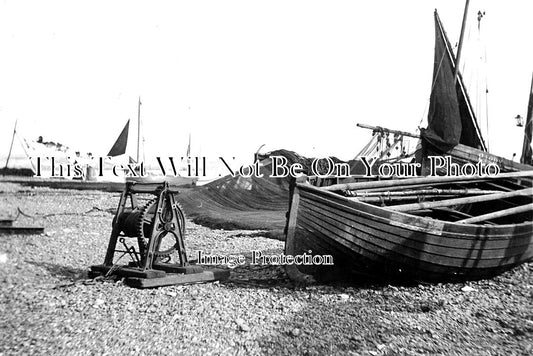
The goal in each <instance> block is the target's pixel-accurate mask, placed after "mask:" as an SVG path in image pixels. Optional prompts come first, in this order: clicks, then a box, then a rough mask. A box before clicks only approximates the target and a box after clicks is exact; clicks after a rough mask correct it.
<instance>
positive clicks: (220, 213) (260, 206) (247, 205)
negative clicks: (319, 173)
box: [177, 150, 339, 238]
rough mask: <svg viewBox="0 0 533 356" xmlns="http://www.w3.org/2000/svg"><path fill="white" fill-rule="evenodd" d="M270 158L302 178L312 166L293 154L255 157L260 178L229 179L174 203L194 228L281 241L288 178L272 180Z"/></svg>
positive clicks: (280, 152) (278, 152)
mask: <svg viewBox="0 0 533 356" xmlns="http://www.w3.org/2000/svg"><path fill="white" fill-rule="evenodd" d="M273 156H282V157H285V158H286V159H287V166H288V165H292V164H294V163H300V164H301V165H302V167H303V173H305V174H308V173H309V172H310V167H311V163H312V162H313V159H312V158H306V157H302V156H300V155H298V154H297V153H295V152H292V151H288V150H276V151H272V152H269V153H267V154H265V155H259V157H258V159H259V160H260V162H261V173H263V177H257V176H251V177H242V176H235V177H234V176H231V175H228V176H225V177H222V178H220V179H218V180H216V181H213V182H211V183H209V184H206V185H204V186H200V187H195V188H194V189H192V190H189V191H185V192H183V193H181V194H179V195H178V196H177V199H178V200H179V202H180V203H181V204H182V206H183V207H184V209H185V212H186V214H187V216H188V217H190V218H191V219H192V220H193V221H194V222H195V223H197V224H201V225H204V226H208V227H211V228H218V229H227V230H232V229H247V230H266V231H267V233H266V234H267V235H269V236H270V237H273V238H282V236H283V229H284V227H285V219H286V212H287V211H288V210H289V181H290V177H285V178H275V177H271V173H272V159H271V157H273ZM332 160H333V161H334V162H339V160H338V159H336V158H332Z"/></svg>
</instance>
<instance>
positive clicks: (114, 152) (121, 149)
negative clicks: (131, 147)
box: [107, 120, 130, 157]
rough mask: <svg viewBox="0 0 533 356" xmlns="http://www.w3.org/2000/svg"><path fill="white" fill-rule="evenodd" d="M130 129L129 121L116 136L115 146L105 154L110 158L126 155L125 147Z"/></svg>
mask: <svg viewBox="0 0 533 356" xmlns="http://www.w3.org/2000/svg"><path fill="white" fill-rule="evenodd" d="M129 127H130V120H128V122H127V123H126V126H124V129H123V130H122V132H121V133H120V135H119V136H118V138H117V140H116V141H115V144H114V145H113V147H111V150H109V153H108V154H107V155H108V156H110V157H114V156H120V155H123V154H124V153H126V145H127V144H128V131H129Z"/></svg>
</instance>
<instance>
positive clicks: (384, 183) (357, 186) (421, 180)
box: [321, 171, 533, 191]
mask: <svg viewBox="0 0 533 356" xmlns="http://www.w3.org/2000/svg"><path fill="white" fill-rule="evenodd" d="M524 177H533V171H523V172H511V173H501V174H498V175H496V176H483V177H479V176H471V177H463V176H461V177H449V176H442V177H441V176H438V177H417V178H406V179H391V180H380V181H372V182H359V183H342V184H334V185H330V186H328V187H323V188H321V189H323V190H329V191H335V190H362V189H371V188H381V187H394V186H398V185H403V186H408V185H414V184H433V183H444V182H446V183H463V182H472V181H485V180H494V179H505V178H524Z"/></svg>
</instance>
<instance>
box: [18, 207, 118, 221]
mask: <svg viewBox="0 0 533 356" xmlns="http://www.w3.org/2000/svg"><path fill="white" fill-rule="evenodd" d="M95 211H103V212H106V213H108V214H114V209H113V212H109V211H107V210H104V209H100V208H99V207H96V206H93V207H92V208H91V209H90V210H87V211H85V212H83V213H68V212H63V213H53V214H44V215H39V214H36V215H30V214H27V213H25V212H23V211H22V210H21V209H20V208H19V207H17V216H16V217H15V219H14V220H17V218H18V217H19V216H20V215H22V216H25V217H27V218H31V219H37V218H48V217H51V216H59V215H86V214H89V213H92V212H95Z"/></svg>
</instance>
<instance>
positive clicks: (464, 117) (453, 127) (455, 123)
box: [421, 12, 483, 152]
mask: <svg viewBox="0 0 533 356" xmlns="http://www.w3.org/2000/svg"><path fill="white" fill-rule="evenodd" d="M454 71H455V58H453V53H452V52H451V47H450V45H449V43H448V39H447V38H446V34H445V33H444V30H443V29H442V26H441V23H440V20H439V16H438V14H437V12H435V58H434V67H433V88H432V91H431V97H430V104H429V112H428V127H427V129H422V130H421V136H422V138H424V139H425V140H426V142H428V143H429V144H431V145H432V146H434V147H435V148H437V149H438V150H439V151H441V152H447V151H449V150H451V149H452V148H453V147H455V146H456V145H457V144H459V143H461V144H463V145H467V146H470V147H475V148H481V147H482V146H483V145H482V143H481V140H482V139H481V138H480V136H479V134H478V132H477V130H476V126H475V125H476V124H475V122H476V121H475V120H476V119H475V117H473V113H471V111H470V109H469V99H468V97H467V96H466V92H463V90H462V89H461V78H460V77H459V78H458V80H457V82H455V76H454V75H455V73H454Z"/></svg>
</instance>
